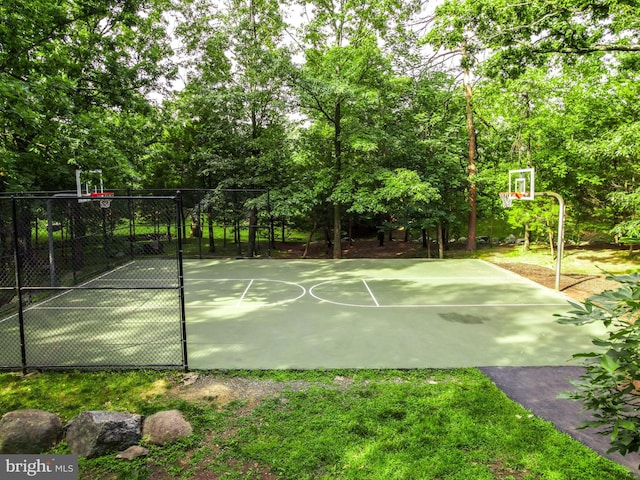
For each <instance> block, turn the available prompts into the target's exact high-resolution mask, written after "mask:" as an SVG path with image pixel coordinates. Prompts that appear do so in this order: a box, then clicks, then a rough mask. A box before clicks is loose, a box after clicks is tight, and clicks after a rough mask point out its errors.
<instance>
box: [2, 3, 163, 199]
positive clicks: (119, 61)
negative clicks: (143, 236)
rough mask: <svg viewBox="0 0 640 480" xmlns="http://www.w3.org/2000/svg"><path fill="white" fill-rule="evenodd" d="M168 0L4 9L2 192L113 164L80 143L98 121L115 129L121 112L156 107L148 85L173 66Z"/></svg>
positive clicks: (57, 183)
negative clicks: (165, 16) (166, 13)
mask: <svg viewBox="0 0 640 480" xmlns="http://www.w3.org/2000/svg"><path fill="white" fill-rule="evenodd" d="M165 7H167V8H168V3H165V2H164V1H163V0H112V1H109V2H102V3H99V4H98V3H91V2H72V1H67V0H56V1H40V0H35V1H25V0H16V1H13V2H9V3H8V4H3V6H1V7H0V16H1V17H2V21H1V22H0V98H1V99H2V101H1V102H0V153H1V155H2V158H3V163H2V165H0V171H1V174H0V176H1V182H2V183H1V184H0V190H20V189H23V190H24V189H49V190H53V189H59V188H65V187H67V186H68V184H69V178H73V174H72V170H73V169H74V168H78V167H80V168H97V167H98V166H107V165H109V164H107V165H97V164H98V162H99V161H101V160H100V159H97V158H93V157H90V156H89V155H86V154H84V151H83V150H82V149H81V148H78V147H79V146H81V145H82V144H83V143H84V142H86V141H93V140H92V139H93V135H91V131H92V130H93V129H94V127H97V126H98V125H100V127H98V128H97V129H96V133H100V134H102V133H104V129H106V130H110V129H114V130H115V125H117V124H118V122H119V121H120V120H118V118H119V117H120V114H121V113H123V112H134V111H135V112H140V113H144V112H148V111H149V110H148V109H149V103H148V101H147V100H146V99H145V97H144V95H145V93H147V92H149V91H150V90H151V89H153V88H155V87H156V86H157V84H158V82H159V80H161V79H162V78H164V77H165V76H170V75H171V71H172V67H171V65H169V64H168V63H167V61H166V60H167V58H168V56H169V54H170V52H171V50H170V47H169V44H168V40H167V38H166V35H165V32H164V21H163V18H162V13H163V11H164V9H165ZM101 128H102V129H103V130H102V131H100V129H101ZM101 136H102V135H96V137H101ZM105 141H107V140H105ZM112 145H113V144H112ZM100 150H102V148H101V147H99V148H98V149H97V150H96V151H100ZM125 169H126V165H125ZM125 176H126V174H121V175H119V178H123V177H125Z"/></svg>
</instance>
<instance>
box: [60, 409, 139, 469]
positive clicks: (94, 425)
mask: <svg viewBox="0 0 640 480" xmlns="http://www.w3.org/2000/svg"><path fill="white" fill-rule="evenodd" d="M141 435H142V416H141V415H137V414H130V413H120V412H101V411H90V412H82V413H81V414H80V415H78V416H77V417H76V418H74V419H73V420H72V421H71V423H70V425H69V426H68V428H67V437H66V438H67V443H68V444H69V449H70V450H71V453H75V454H78V455H81V456H83V457H85V458H94V457H99V456H101V455H105V454H108V453H113V452H117V451H121V450H124V449H126V448H128V447H130V446H132V445H135V444H136V443H138V442H139V441H140V438H141Z"/></svg>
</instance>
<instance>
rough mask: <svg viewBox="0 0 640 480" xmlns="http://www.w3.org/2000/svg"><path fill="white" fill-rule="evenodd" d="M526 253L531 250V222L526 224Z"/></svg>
mask: <svg viewBox="0 0 640 480" xmlns="http://www.w3.org/2000/svg"><path fill="white" fill-rule="evenodd" d="M522 248H524V251H525V252H528V251H529V249H530V248H531V230H530V229H529V222H527V223H525V224H524V245H523V247H522Z"/></svg>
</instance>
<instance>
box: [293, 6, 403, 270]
mask: <svg viewBox="0 0 640 480" xmlns="http://www.w3.org/2000/svg"><path fill="white" fill-rule="evenodd" d="M302 5H303V7H304V8H305V15H306V16H307V17H308V18H310V21H309V22H308V23H307V24H305V25H303V26H302V32H303V37H302V42H301V43H302V44H303V46H304V55H305V59H304V60H305V61H304V65H303V66H302V68H301V69H300V73H299V75H298V77H297V78H296V80H295V83H296V86H297V87H298V91H299V96H300V102H301V107H302V109H303V110H304V111H305V112H307V113H308V114H309V115H310V117H311V118H312V119H313V120H314V121H316V122H321V123H325V124H326V125H327V126H328V127H329V128H330V129H331V178H332V187H331V190H332V192H331V195H330V202H331V204H332V213H333V257H334V258H340V257H341V255H342V250H341V232H342V216H343V213H344V209H345V206H346V205H347V204H348V202H349V200H350V193H349V192H352V191H353V186H352V185H350V179H353V178H356V177H357V174H355V172H356V171H357V166H358V164H359V161H358V159H363V158H368V159H371V158H372V157H374V156H376V155H377V154H378V153H379V152H377V149H378V145H379V143H378V142H377V141H376V139H375V138H373V137H375V132H376V131H377V128H378V127H379V125H375V120H374V118H373V117H374V115H373V113H374V112H375V111H376V109H377V107H378V98H379V94H380V91H381V90H382V89H384V85H385V81H386V80H385V79H388V78H390V76H391V69H390V67H391V64H390V62H389V60H388V58H387V57H385V55H384V53H383V51H382V49H381V46H383V47H384V46H385V45H390V43H389V40H390V39H391V38H392V37H393V35H394V34H395V33H397V32H399V31H402V23H403V21H404V20H405V19H406V18H407V15H408V12H410V11H411V9H412V8H414V6H412V5H410V4H408V3H403V2H402V1H401V0H398V1H390V2H387V1H382V0H376V1H373V2H371V1H364V0H356V1H346V0H338V1H335V2H331V1H325V0H309V1H305V2H303V4H302ZM356 111H358V113H359V115H360V116H359V117H356ZM360 165H361V163H360Z"/></svg>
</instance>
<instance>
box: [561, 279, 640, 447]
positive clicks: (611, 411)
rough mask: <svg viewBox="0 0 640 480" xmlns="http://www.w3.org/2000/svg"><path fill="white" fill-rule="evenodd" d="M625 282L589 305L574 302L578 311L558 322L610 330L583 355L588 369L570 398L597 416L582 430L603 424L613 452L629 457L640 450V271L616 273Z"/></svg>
mask: <svg viewBox="0 0 640 480" xmlns="http://www.w3.org/2000/svg"><path fill="white" fill-rule="evenodd" d="M608 278H609V279H611V280H615V281H617V282H619V283H620V285H621V286H620V288H619V289H617V290H608V291H605V292H603V293H601V294H598V295H594V296H592V297H589V298H588V299H587V300H585V302H584V303H583V304H579V303H575V302H570V303H571V304H572V305H573V306H574V307H575V309H574V310H572V311H570V312H569V313H568V314H567V315H564V316H560V319H559V320H558V321H559V322H560V323H563V324H573V325H585V324H588V323H595V322H601V323H602V324H603V325H604V326H605V327H606V328H607V333H606V335H605V337H604V338H596V339H594V340H593V344H594V345H595V346H596V347H598V348H597V349H596V351H593V352H587V353H578V354H575V355H574V356H573V357H574V358H578V359H581V360H582V363H583V365H584V367H585V373H584V374H583V375H581V376H580V378H579V379H578V380H576V381H574V382H572V383H573V385H574V386H575V387H576V388H577V390H576V391H572V392H567V393H565V394H563V397H564V398H571V399H573V400H580V401H582V402H583V406H584V408H585V409H586V410H589V411H590V412H591V413H592V415H593V419H592V420H589V421H587V422H585V424H584V425H583V427H582V428H589V427H592V428H598V431H599V433H601V434H603V435H609V436H610V441H611V448H610V449H609V452H616V451H617V452H620V453H621V454H622V455H626V454H627V453H630V452H637V451H638V450H640V412H639V410H638V407H639V406H640V322H639V321H638V320H640V274H638V273H634V274H632V275H625V276H610V277H608Z"/></svg>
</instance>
